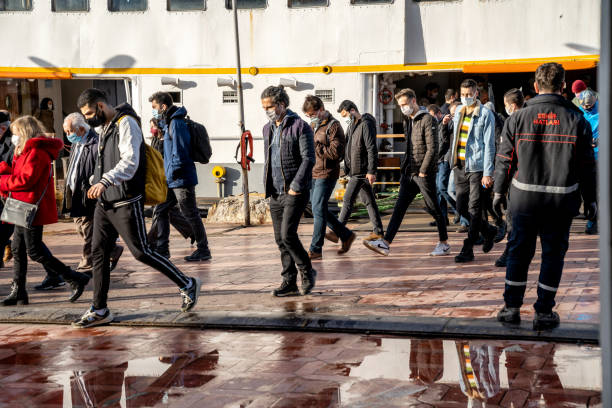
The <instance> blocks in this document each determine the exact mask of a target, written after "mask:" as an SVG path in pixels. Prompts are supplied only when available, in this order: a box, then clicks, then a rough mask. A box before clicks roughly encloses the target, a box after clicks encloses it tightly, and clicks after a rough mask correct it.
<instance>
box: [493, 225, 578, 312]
mask: <svg viewBox="0 0 612 408" xmlns="http://www.w3.org/2000/svg"><path fill="white" fill-rule="evenodd" d="M512 224H513V226H512V234H511V235H510V239H509V240H508V263H507V266H506V286H505V290H504V301H505V302H506V305H507V306H508V307H521V306H522V304H523V297H524V295H525V289H526V287H527V273H528V271H529V264H530V263H531V260H532V259H533V255H534V253H535V249H536V241H537V239H538V236H539V237H540V243H541V245H542V265H541V267H540V277H539V279H538V300H537V301H536V303H535V305H534V308H535V310H536V312H539V313H550V312H551V311H552V308H553V307H554V306H555V295H556V294H557V289H558V288H559V282H561V274H562V272H563V264H564V259H565V253H566V252H567V249H568V247H569V234H570V227H571V225H572V218H571V217H568V216H566V215H552V214H549V215H544V214H539V215H524V214H512Z"/></svg>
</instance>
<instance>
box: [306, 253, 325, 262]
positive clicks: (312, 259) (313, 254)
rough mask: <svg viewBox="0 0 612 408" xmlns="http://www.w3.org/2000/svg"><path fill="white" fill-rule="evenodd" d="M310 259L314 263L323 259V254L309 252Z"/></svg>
mask: <svg viewBox="0 0 612 408" xmlns="http://www.w3.org/2000/svg"><path fill="white" fill-rule="evenodd" d="M308 257H309V258H310V260H311V261H314V260H315V259H321V258H323V254H322V253H321V252H310V251H308Z"/></svg>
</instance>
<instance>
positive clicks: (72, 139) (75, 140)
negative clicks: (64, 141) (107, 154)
mask: <svg viewBox="0 0 612 408" xmlns="http://www.w3.org/2000/svg"><path fill="white" fill-rule="evenodd" d="M66 137H67V138H68V141H69V142H70V143H72V144H74V143H81V141H82V140H83V137H82V136H79V135H77V134H76V133H71V134H69V135H67V136H66Z"/></svg>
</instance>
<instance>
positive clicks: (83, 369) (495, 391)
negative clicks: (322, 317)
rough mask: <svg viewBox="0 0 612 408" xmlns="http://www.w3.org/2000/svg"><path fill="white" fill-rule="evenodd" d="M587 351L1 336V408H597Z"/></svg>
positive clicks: (393, 342) (596, 361)
mask: <svg viewBox="0 0 612 408" xmlns="http://www.w3.org/2000/svg"><path fill="white" fill-rule="evenodd" d="M600 364H601V363H600V349H599V348H596V347H586V346H576V345H566V344H548V343H535V342H531V343H517V342H511V341H471V340H470V341H451V340H435V339H434V340H432V339H408V338H398V337H392V336H362V335H348V334H321V333H293V332H222V331H196V330H188V329H150V328H119V327H106V328H100V329H95V330H90V331H77V330H72V329H69V328H66V327H63V326H35V327H32V326H20V325H0V387H2V392H0V406H19V407H33V406H47V407H107V406H116V407H140V406H172V407H192V406H193V407H207V408H208V407H250V408H252V407H275V408H278V407H339V406H343V407H344V406H346V407H364V408H365V407H408V406H410V407H466V406H467V407H478V408H480V407H485V406H486V407H487V408H490V407H516V408H519V407H601V402H600V391H601V385H602V384H601V374H600V373H601V367H600Z"/></svg>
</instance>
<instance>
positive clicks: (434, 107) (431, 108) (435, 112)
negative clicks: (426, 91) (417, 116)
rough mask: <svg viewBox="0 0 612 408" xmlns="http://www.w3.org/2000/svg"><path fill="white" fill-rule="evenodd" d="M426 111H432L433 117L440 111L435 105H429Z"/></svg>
mask: <svg viewBox="0 0 612 408" xmlns="http://www.w3.org/2000/svg"><path fill="white" fill-rule="evenodd" d="M427 111H433V113H434V114H435V115H437V114H438V113H441V112H442V111H441V110H440V107H439V106H438V105H436V104H435V103H432V104H431V105H429V106H428V107H427Z"/></svg>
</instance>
